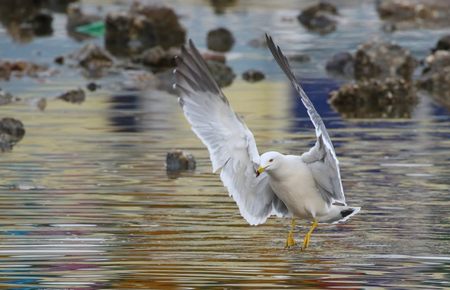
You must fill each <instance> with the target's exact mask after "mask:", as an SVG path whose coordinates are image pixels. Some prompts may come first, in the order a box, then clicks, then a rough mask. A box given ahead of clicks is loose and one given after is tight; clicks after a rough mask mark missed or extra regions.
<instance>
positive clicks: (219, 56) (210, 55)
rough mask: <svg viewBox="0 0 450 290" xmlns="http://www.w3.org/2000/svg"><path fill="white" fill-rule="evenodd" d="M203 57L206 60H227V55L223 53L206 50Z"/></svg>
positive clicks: (222, 61)
mask: <svg viewBox="0 0 450 290" xmlns="http://www.w3.org/2000/svg"><path fill="white" fill-rule="evenodd" d="M202 57H203V59H204V60H206V61H208V60H211V61H217V62H221V63H225V62H226V61H227V59H226V58H225V55H223V54H221V53H210V52H204V53H202Z"/></svg>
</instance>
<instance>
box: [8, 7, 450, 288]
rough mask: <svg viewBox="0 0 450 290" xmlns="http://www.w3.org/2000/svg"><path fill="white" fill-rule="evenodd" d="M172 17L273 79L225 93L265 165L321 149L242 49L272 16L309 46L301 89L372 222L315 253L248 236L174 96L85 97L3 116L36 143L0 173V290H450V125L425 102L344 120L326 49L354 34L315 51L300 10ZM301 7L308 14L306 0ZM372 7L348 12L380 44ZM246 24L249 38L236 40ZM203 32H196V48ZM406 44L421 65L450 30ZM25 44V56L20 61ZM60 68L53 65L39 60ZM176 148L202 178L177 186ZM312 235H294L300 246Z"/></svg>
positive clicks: (321, 243)
mask: <svg viewBox="0 0 450 290" xmlns="http://www.w3.org/2000/svg"><path fill="white" fill-rule="evenodd" d="M173 3H174V4H177V5H178V7H179V9H180V13H182V14H183V13H185V15H190V14H189V13H194V12H193V11H195V13H200V14H201V15H203V16H204V18H201V19H203V20H202V21H204V22H205V23H207V24H208V25H210V26H212V27H213V26H215V24H219V23H223V24H227V25H229V26H230V27H231V28H233V29H234V31H236V35H237V36H238V37H239V40H238V43H237V46H236V48H235V50H234V51H235V52H233V53H231V56H232V57H233V56H234V57H235V58H234V60H233V59H232V60H231V62H230V64H231V65H232V66H233V68H234V69H235V71H236V72H238V73H239V72H241V71H243V70H245V69H247V68H254V67H257V68H260V69H263V70H264V71H265V72H266V73H267V81H264V82H261V83H257V84H248V83H245V82H243V81H241V80H239V79H237V80H236V81H235V82H234V83H233V85H232V86H231V87H230V88H227V89H226V90H225V94H227V96H228V97H229V99H230V102H231V104H232V105H233V108H234V109H235V110H236V111H237V112H238V113H239V114H240V115H243V116H244V119H245V121H246V123H247V125H248V126H249V127H250V128H251V130H252V131H253V132H254V135H255V138H256V140H257V144H258V148H259V150H260V152H264V151H267V150H271V149H274V150H278V151H281V152H289V153H298V154H299V153H301V152H304V151H305V150H307V149H308V148H309V146H310V145H311V144H313V142H314V132H313V130H312V127H311V124H310V123H309V120H308V119H307V117H306V113H305V112H304V109H303V108H302V106H301V105H300V104H299V102H298V99H297V98H296V96H295V95H294V93H293V92H292V90H291V88H290V87H289V85H288V84H287V83H285V81H284V80H283V78H282V74H281V71H279V70H278V68H277V67H276V65H275V63H274V62H272V61H270V58H269V54H268V52H266V51H265V50H264V49H253V48H250V47H248V46H246V43H247V41H248V40H250V39H251V38H254V37H255V34H256V33H257V32H259V31H262V29H261V23H263V20H261V16H267V17H268V16H269V15H271V16H272V17H273V18H274V20H273V23H271V24H269V27H268V28H267V30H269V31H272V32H273V34H274V36H275V37H276V39H277V40H278V42H279V43H280V45H281V46H282V47H286V51H290V50H291V51H292V49H293V48H294V47H298V46H297V45H298V44H299V43H300V44H301V43H308V45H311V46H310V47H311V48H309V49H308V48H305V49H299V51H300V52H305V51H306V52H307V53H309V54H311V57H312V59H313V60H312V61H311V62H310V63H309V64H306V65H303V64H297V65H295V68H296V71H297V72H298V73H299V75H300V76H304V75H307V76H308V77H303V78H302V80H303V84H304V87H305V89H306V91H307V92H308V93H309V95H310V96H311V98H312V99H313V102H314V103H315V104H316V105H317V108H318V110H319V112H320V114H321V115H322V116H323V117H324V120H325V123H326V125H327V127H328V128H329V131H330V135H331V137H332V139H333V141H334V144H335V147H336V152H337V155H338V157H339V159H340V162H341V174H342V177H343V184H344V189H345V191H346V197H347V201H348V202H349V204H351V205H355V206H361V207H362V211H361V213H360V214H358V215H356V216H355V217H354V218H353V219H352V220H351V221H350V222H348V223H346V224H342V225H330V226H320V227H319V228H318V229H317V230H316V232H315V233H314V235H313V238H312V241H311V245H310V248H309V249H308V251H306V252H300V251H299V249H298V248H296V249H293V250H284V249H283V247H284V241H285V237H286V234H287V231H288V229H289V220H283V219H276V218H271V219H269V220H268V222H267V223H266V224H264V225H261V226H258V227H252V226H249V225H247V224H246V222H245V220H243V219H242V218H241V217H240V215H239V211H238V209H237V207H236V205H235V204H234V202H233V200H232V199H231V198H230V197H228V194H227V193H226V190H225V189H224V188H223V187H222V184H221V182H220V180H219V177H218V176H217V175H214V174H212V173H211V166H210V162H209V160H208V153H207V151H206V149H205V148H204V146H203V145H202V144H201V143H200V141H198V139H197V138H196V137H195V136H194V134H193V133H192V132H191V131H190V130H189V126H188V124H187V122H186V121H185V119H184V117H183V115H182V112H181V110H180V109H179V107H178V105H177V102H176V98H175V97H174V96H172V95H169V94H168V93H165V92H161V91H154V90H151V91H146V92H139V91H130V90H127V91H121V90H119V89H113V88H114V86H109V87H108V86H106V88H105V89H102V90H99V91H98V92H95V93H89V94H88V97H87V100H86V102H84V103H83V104H81V105H73V104H67V103H64V102H62V101H57V100H54V101H49V103H48V106H47V108H46V110H45V111H44V112H39V111H38V110H37V109H35V108H34V107H33V106H29V105H25V104H22V103H21V104H13V105H8V106H3V107H0V113H1V115H0V117H4V116H11V117H15V118H19V119H20V120H22V121H23V123H24V124H25V128H26V130H27V132H26V135H25V137H24V139H23V140H22V141H21V142H20V143H19V144H18V145H17V146H16V147H15V148H14V150H13V151H12V152H10V153H4V154H2V155H1V159H0V176H2V178H1V182H0V286H1V287H5V288H21V289H42V288H56V289H58V288H69V289H105V288H106V289H111V288H117V289H126V288H134V289H137V288H140V289H161V288H169V289H170V288H175V289H176V288H182V289H189V288H195V289H197V288H207V289H209V288H213V289H214V288H218V289H241V288H249V289H276V288H293V289H299V288H307V289H332V288H343V289H361V288H364V289H382V288H395V289H414V288H423V289H444V288H449V287H450V285H449V283H450V282H449V281H450V220H449V210H448V208H449V206H450V196H449V189H450V169H449V168H450V158H449V154H448V153H449V152H450V151H449V150H450V116H449V112H448V111H447V110H446V109H444V108H442V107H440V106H439V105H437V104H436V103H434V102H433V101H432V100H431V99H430V98H428V97H427V96H421V102H420V104H419V105H418V106H417V108H416V109H415V111H414V113H413V116H412V118H411V119H385V120H381V119H371V120H363V119H357V120H345V119H342V118H340V116H339V114H337V113H336V112H335V111H333V110H332V109H331V108H330V107H329V106H328V104H327V102H326V98H327V94H328V92H329V91H330V90H331V89H333V88H336V87H337V86H338V83H337V81H334V80H331V79H329V78H326V75H325V73H324V72H323V70H322V69H321V67H322V65H323V63H324V61H325V59H323V58H324V57H325V55H328V54H331V52H330V50H328V49H317V51H316V49H315V48H314V47H316V46H317V47H324V43H326V42H332V43H336V41H337V38H339V35H341V36H343V35H347V34H346V33H345V32H346V30H345V29H344V28H342V29H343V30H342V31H339V30H338V32H336V34H335V35H332V36H325V37H317V36H315V35H310V34H306V36H305V37H308V39H310V40H301V39H300V38H301V35H303V34H305V33H304V32H303V31H302V33H299V34H298V35H297V34H293V33H292V31H293V27H294V26H295V27H296V29H301V27H300V26H298V24H297V23H295V22H286V21H282V20H281V18H282V16H283V15H288V16H289V15H294V16H295V14H296V12H295V13H294V12H293V11H294V10H292V9H289V8H285V7H278V6H277V7H272V8H271V9H276V10H275V12H272V11H271V10H270V9H268V8H261V7H258V6H257V4H254V3H253V4H252V3H250V4H248V6H247V5H241V6H237V7H232V8H230V10H229V11H228V13H227V14H225V15H224V16H221V17H219V18H216V17H215V16H213V14H212V13H211V9H210V8H209V7H207V6H205V7H203V6H199V5H200V4H201V3H203V2H197V1H191V2H187V3H186V2H183V3H186V4H183V5H181V4H180V2H177V1H174V2H173ZM286 3H288V2H286ZM357 3H358V2H357ZM289 5H290V6H289V7H291V8H292V7H296V6H295V1H290V2H289ZM342 5H343V4H342ZM371 7H372V6H371V3H370V2H363V3H362V4H355V3H353V4H351V5H350V4H349V5H347V6H343V8H342V9H343V11H342V13H343V14H346V15H360V14H361V13H362V12H365V13H366V14H367V15H366V18H368V19H369V20H370V21H372V22H373V23H374V25H367V27H365V29H363V30H364V31H365V33H366V34H367V35H371V34H380V35H381V32H380V31H379V26H377V25H379V21H378V20H377V19H376V14H375V12H374V11H372V10H370V9H369V8H371ZM58 17H61V19H62V20H61V21H63V16H62V15H60V16H58ZM360 17H361V18H362V19H364V18H363V16H361V15H360ZM199 19H200V18H198V17H197V18H196V17H195V15H193V16H191V17H188V16H185V18H183V21H184V23H185V25H186V26H187V27H190V28H192V27H197V26H196V24H195V23H197V22H198V21H200V20H199ZM352 19H354V18H352ZM246 20H247V22H245V21H246ZM249 20H252V21H251V22H249ZM349 21H350V20H349ZM351 21H356V20H351ZM248 23H251V24H250V28H248V30H245V29H241V30H238V29H237V28H238V27H247V26H246V25H248ZM377 23H378V24H377ZM205 26H206V24H205ZM205 26H198V29H197V30H194V29H193V28H192V29H191V31H190V32H191V34H190V36H191V37H193V38H194V40H195V41H196V42H198V43H199V46H200V47H202V46H204V43H202V41H204V40H202V39H203V35H204V32H205V31H206V30H207V28H206V27H205ZM353 26H354V25H349V26H348V27H353ZM258 27H259V28H258ZM257 28H258V29H257ZM264 29H266V28H264ZM348 29H350V28H348ZM364 31H361V32H359V30H358V32H357V31H356V29H355V30H351V31H350V32H349V34H348V35H350V36H347V38H345V41H344V40H342V42H340V41H338V42H337V43H338V44H339V46H341V47H342V48H343V49H344V48H345V49H347V48H348V49H350V48H352V49H353V48H354V47H355V45H356V44H357V43H359V42H362V41H363V40H365V39H364V38H362V37H361V35H362V34H363V33H364ZM64 33H65V32H64V31H63V30H61V31H60V32H56V33H55V35H54V36H53V37H52V38H49V39H47V41H44V40H42V39H37V40H35V41H34V42H32V43H30V44H26V45H23V44H21V45H18V44H13V43H12V42H11V40H9V39H8V38H4V39H3V40H1V42H0V48H1V49H0V51H1V53H2V54H1V56H2V57H12V56H14V57H18V56H20V57H27V54H25V52H27V51H31V50H33V49H35V50H40V49H41V50H42V48H44V47H46V45H48V46H50V47H51V46H52V45H54V46H55V47H58V46H57V44H58V43H61V41H65V43H67V45H68V46H69V47H70V48H71V49H74V48H75V47H77V46H79V45H80V44H78V43H76V42H74V41H71V40H68V39H67V36H65V34H64ZM1 34H2V35H4V34H5V32H4V31H2V32H1ZM261 34H262V32H261ZM407 34H411V35H413V36H414V35H415V37H416V38H417V39H422V42H420V41H418V42H415V44H414V46H413V47H412V50H413V51H414V52H415V53H416V54H417V55H418V56H420V55H421V54H423V55H425V54H426V52H427V50H428V49H429V46H430V45H431V44H430V41H429V38H428V40H427V46H425V44H424V43H425V41H424V40H423V39H424V34H427V35H430V34H431V35H432V36H433V37H434V38H437V37H438V35H440V34H442V31H431V32H430V31H418V32H417V31H415V32H401V33H399V34H394V35H389V36H388V37H391V38H394V39H396V40H397V41H399V42H402V41H403V45H405V46H406V45H407V43H408V42H411V43H412V42H413V40H411V37H412V36H411V35H409V36H408V35H407ZM433 43H434V42H433ZM15 46H20V47H21V50H20V49H19V50H16V51H15V52H14V50H13V49H12V48H13V47H15ZM409 47H410V46H409ZM71 49H70V50H71ZM70 50H69V51H70ZM61 51H64V50H63V49H62V48H61ZM296 51H297V50H296ZM334 51H335V50H334V49H333V50H332V52H334ZM52 57H53V55H52V54H50V53H48V54H47V53H46V52H45V51H44V53H42V54H41V59H42V61H45V60H46V59H47V60H48V59H52ZM244 60H245V61H244ZM69 76H72V77H69ZM102 81H103V80H102ZM109 81H110V82H111V80H109ZM85 82H87V81H85V80H84V79H82V78H81V77H80V76H78V74H77V73H76V72H73V71H65V72H63V73H62V75H61V76H59V77H57V78H56V79H50V80H49V81H48V82H45V83H43V84H42V83H37V82H35V81H33V80H29V79H23V80H20V81H17V80H16V81H11V82H9V83H5V82H3V83H1V86H2V88H4V89H7V90H9V91H12V92H14V93H17V94H21V96H22V97H23V98H25V99H26V100H31V99H32V98H35V97H36V96H46V95H50V96H52V95H54V94H55V93H56V92H58V91H59V90H64V89H67V88H72V87H74V86H78V85H83V84H84V83H85ZM105 83H106V81H105ZM171 148H182V149H186V150H188V151H190V152H191V153H193V154H194V155H195V156H196V158H197V161H198V167H197V169H196V170H195V171H193V172H183V173H180V174H179V175H168V174H167V173H166V171H165V168H164V161H165V154H166V152H167V151H168V150H170V149H171ZM307 226H308V225H307V223H300V224H299V226H298V227H297V240H298V241H300V239H301V238H302V236H303V234H304V233H305V232H306V231H307Z"/></svg>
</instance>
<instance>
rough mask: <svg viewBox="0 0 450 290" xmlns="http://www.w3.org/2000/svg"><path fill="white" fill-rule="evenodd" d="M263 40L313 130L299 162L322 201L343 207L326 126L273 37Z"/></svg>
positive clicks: (342, 198)
mask: <svg viewBox="0 0 450 290" xmlns="http://www.w3.org/2000/svg"><path fill="white" fill-rule="evenodd" d="M266 40H267V45H268V47H269V49H270V51H271V52H272V55H273V57H274V58H275V60H276V61H277V63H278V65H279V66H280V67H281V69H282V70H283V72H284V73H285V74H286V76H287V77H288V78H289V80H290V81H291V83H292V85H293V86H294V88H295V90H296V91H297V92H298V94H299V95H300V98H301V101H302V103H303V105H304V106H305V107H306V110H307V112H308V115H309V117H310V119H311V121H312V123H313V124H314V127H315V128H316V136H317V141H316V144H315V145H314V147H312V148H311V149H310V150H309V151H308V152H306V153H304V154H303V155H302V156H301V158H302V160H303V161H304V162H305V163H306V164H307V165H308V166H309V168H310V169H311V172H312V174H313V177H314V180H315V182H316V185H317V188H318V189H319V192H320V194H321V195H322V197H323V198H324V200H325V201H326V202H328V203H333V202H339V203H343V204H345V196H344V190H343V188H342V181H341V175H340V172H339V161H338V160H337V158H336V153H335V151H334V147H333V143H331V139H330V136H329V135H328V132H327V129H326V128H325V124H324V123H323V121H322V118H321V117H320V115H319V114H318V113H317V111H316V109H315V108H314V105H313V104H312V103H311V100H310V99H309V98H308V96H307V95H306V93H305V91H304V90H303V88H302V87H301V86H300V84H299V82H298V81H297V79H296V78H295V76H294V73H293V72H292V70H291V68H290V66H289V63H288V60H287V58H286V57H285V56H284V55H283V53H282V52H281V49H280V47H279V46H276V45H275V43H274V42H273V40H272V37H270V36H269V35H267V34H266Z"/></svg>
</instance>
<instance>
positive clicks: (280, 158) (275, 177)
mask: <svg viewBox="0 0 450 290" xmlns="http://www.w3.org/2000/svg"><path fill="white" fill-rule="evenodd" d="M266 40H267V44H268V47H269V49H270V51H271V52H272V55H273V57H274V58H275V60H276V61H277V63H278V65H279V66H280V67H281V69H282V70H283V71H284V73H285V74H286V76H287V77H288V78H289V80H290V81H291V83H292V85H293V87H294V88H295V90H296V91H297V92H298V94H299V95H300V98H301V101H302V103H303V105H304V106H305V107H306V109H307V111H308V115H309V117H310V118H311V121H312V123H313V124H314V127H315V129H316V137H317V141H316V144H315V145H314V147H312V148H311V149H310V150H309V151H308V152H306V153H303V154H302V155H301V156H296V155H284V154H281V153H278V152H274V151H270V152H266V153H264V154H262V155H261V156H260V155H259V153H258V149H257V148H256V143H255V138H254V137H253V134H252V132H251V131H250V130H249V129H248V127H247V126H246V125H245V123H244V121H243V120H242V119H241V118H239V116H238V115H236V113H235V112H234V111H233V109H232V108H231V106H230V104H229V102H228V100H227V98H226V97H225V95H224V94H223V93H222V91H221V89H220V88H219V86H218V85H217V83H216V82H215V81H214V79H213V77H212V75H211V73H210V72H209V70H208V67H207V65H206V63H205V61H204V60H203V58H202V56H201V55H200V53H199V51H198V50H197V48H196V47H195V45H194V43H193V42H192V40H190V41H189V45H188V46H187V47H182V50H181V55H180V56H179V57H177V67H176V69H175V70H174V74H175V77H176V82H175V85H174V87H175V88H177V89H178V90H179V93H180V98H179V102H180V105H181V107H182V108H183V111H184V115H185V116H186V119H187V120H188V121H189V123H190V124H191V125H192V130H193V131H194V133H195V134H197V136H198V138H200V140H201V141H202V142H203V144H205V146H206V147H207V148H208V151H209V154H210V158H211V162H212V167H213V172H218V171H220V178H221V180H222V182H223V184H224V185H225V187H226V188H227V189H228V192H229V194H230V196H232V197H233V199H234V200H235V201H236V204H237V205H238V207H239V211H240V213H241V215H242V216H243V217H244V218H245V219H246V220H247V222H248V223H249V224H251V225H258V224H262V223H264V222H265V221H266V220H267V218H268V217H269V216H271V215H277V216H278V217H291V218H292V221H291V230H290V231H289V234H288V238H287V240H286V247H292V246H294V245H295V240H294V229H295V218H299V219H306V220H309V221H312V225H311V228H310V230H309V232H308V233H307V234H306V236H305V238H304V240H303V245H302V250H304V249H306V248H307V247H308V245H309V241H310V238H311V234H312V232H313V231H314V229H315V228H316V227H317V225H318V223H337V222H343V221H346V220H347V219H349V218H350V217H351V216H353V215H355V214H356V213H357V212H358V211H359V210H360V208H359V207H349V206H347V204H346V202H345V196H344V191H343V188H342V182H341V176H340V173H339V163H338V160H337V158H336V154H335V151H334V147H333V144H332V143H331V140H330V137H329V135H328V132H327V130H326V128H325V125H324V123H323V121H322V119H321V118H320V116H319V114H318V113H317V111H316V109H315V108H314V106H313V104H312V103H311V100H310V99H309V98H308V96H307V95H306V93H305V92H304V91H303V89H302V87H301V86H300V84H299V83H298V81H297V79H296V78H295V76H294V74H293V72H292V70H291V68H290V66H289V63H288V61H287V59H286V57H285V56H284V55H283V53H282V52H281V49H280V48H279V47H278V46H275V44H274V42H273V40H272V38H271V37H270V36H268V35H267V34H266ZM255 173H256V174H255Z"/></svg>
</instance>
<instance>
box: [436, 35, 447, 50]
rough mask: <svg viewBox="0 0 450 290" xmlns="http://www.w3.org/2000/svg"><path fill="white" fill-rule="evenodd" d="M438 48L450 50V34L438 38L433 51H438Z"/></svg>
mask: <svg viewBox="0 0 450 290" xmlns="http://www.w3.org/2000/svg"><path fill="white" fill-rule="evenodd" d="M437 50H448V51H450V34H449V35H445V36H443V37H441V38H440V39H439V40H438V42H437V45H436V48H434V49H433V51H437Z"/></svg>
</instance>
